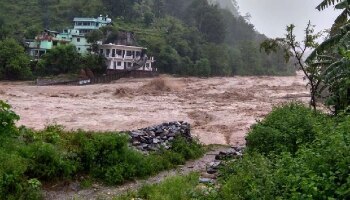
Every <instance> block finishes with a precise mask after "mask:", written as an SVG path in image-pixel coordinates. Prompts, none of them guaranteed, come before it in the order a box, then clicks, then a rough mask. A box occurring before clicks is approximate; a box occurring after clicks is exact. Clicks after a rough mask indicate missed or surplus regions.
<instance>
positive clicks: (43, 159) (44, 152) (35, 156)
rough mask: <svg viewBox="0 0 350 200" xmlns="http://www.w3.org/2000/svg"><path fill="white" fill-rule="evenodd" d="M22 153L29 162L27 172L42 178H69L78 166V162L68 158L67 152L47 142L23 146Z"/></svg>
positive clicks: (29, 174) (34, 176)
mask: <svg viewBox="0 0 350 200" xmlns="http://www.w3.org/2000/svg"><path fill="white" fill-rule="evenodd" d="M21 155H22V156H23V157H24V158H27V159H28V162H29V166H28V169H27V171H26V174H27V175H28V176H29V177H33V178H39V179H41V180H51V179H62V178H69V177H71V176H72V175H73V174H75V173H76V171H77V168H78V164H77V163H76V162H74V161H73V159H70V158H68V153H67V152H65V151H63V150H61V149H59V148H58V147H56V146H54V145H53V144H49V143H45V142H35V143H33V144H30V145H27V146H25V147H22V149H21Z"/></svg>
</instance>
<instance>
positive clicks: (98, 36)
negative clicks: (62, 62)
mask: <svg viewBox="0 0 350 200" xmlns="http://www.w3.org/2000/svg"><path fill="white" fill-rule="evenodd" d="M102 39H103V32H102V31H101V30H94V31H91V32H90V33H88V34H87V35H86V41H87V42H88V43H90V44H91V48H92V52H95V53H97V52H98V44H97V42H98V41H100V40H102Z"/></svg>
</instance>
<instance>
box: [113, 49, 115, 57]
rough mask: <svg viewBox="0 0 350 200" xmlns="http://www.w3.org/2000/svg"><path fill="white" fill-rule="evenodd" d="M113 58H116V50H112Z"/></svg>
mask: <svg viewBox="0 0 350 200" xmlns="http://www.w3.org/2000/svg"><path fill="white" fill-rule="evenodd" d="M112 57H113V58H114V57H115V49H112Z"/></svg>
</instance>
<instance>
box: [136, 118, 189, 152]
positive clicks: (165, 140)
mask: <svg viewBox="0 0 350 200" xmlns="http://www.w3.org/2000/svg"><path fill="white" fill-rule="evenodd" d="M129 135H130V136H131V144H132V145H133V146H134V147H136V148H137V149H139V150H141V151H144V152H148V151H157V150H159V149H160V148H165V149H170V148H171V141H173V140H174V139H175V138H176V137H178V136H183V137H184V138H186V139H188V140H192V136H191V125H190V124H189V123H187V122H183V121H176V122H169V123H163V124H160V125H156V126H151V127H148V128H143V129H139V130H134V131H130V132H129Z"/></svg>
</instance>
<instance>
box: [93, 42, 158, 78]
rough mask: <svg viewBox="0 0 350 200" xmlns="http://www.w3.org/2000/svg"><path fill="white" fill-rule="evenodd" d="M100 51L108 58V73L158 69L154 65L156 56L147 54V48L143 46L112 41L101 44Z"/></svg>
mask: <svg viewBox="0 0 350 200" xmlns="http://www.w3.org/2000/svg"><path fill="white" fill-rule="evenodd" d="M99 52H100V54H101V55H104V56H105V58H106V64H107V73H108V74H113V73H117V72H118V71H125V70H127V71H133V70H135V71H144V72H155V71H157V68H155V67H154V65H153V64H154V58H153V57H150V58H149V57H148V56H147V54H146V48H143V47H138V46H127V45H120V44H112V43H110V44H102V45H99Z"/></svg>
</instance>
